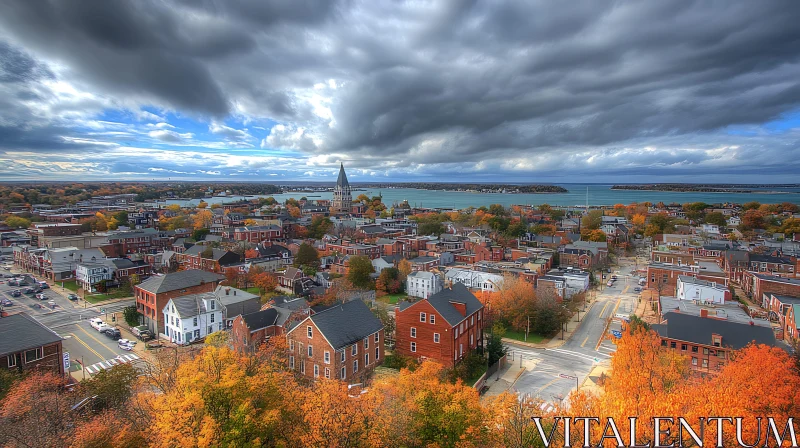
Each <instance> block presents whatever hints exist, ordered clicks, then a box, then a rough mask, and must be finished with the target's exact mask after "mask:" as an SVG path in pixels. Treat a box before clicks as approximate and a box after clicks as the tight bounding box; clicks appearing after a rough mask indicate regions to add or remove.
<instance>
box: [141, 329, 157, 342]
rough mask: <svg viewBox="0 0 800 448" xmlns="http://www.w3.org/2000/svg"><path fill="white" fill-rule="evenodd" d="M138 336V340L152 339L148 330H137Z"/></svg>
mask: <svg viewBox="0 0 800 448" xmlns="http://www.w3.org/2000/svg"><path fill="white" fill-rule="evenodd" d="M138 338H139V340H141V341H145V342H146V341H149V340H150V339H153V333H150V330H144V331H141V332H139V336H138Z"/></svg>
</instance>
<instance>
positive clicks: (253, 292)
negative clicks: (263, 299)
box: [243, 286, 261, 296]
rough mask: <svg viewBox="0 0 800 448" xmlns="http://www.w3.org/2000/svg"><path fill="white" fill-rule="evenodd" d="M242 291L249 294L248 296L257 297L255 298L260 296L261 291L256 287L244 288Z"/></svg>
mask: <svg viewBox="0 0 800 448" xmlns="http://www.w3.org/2000/svg"><path fill="white" fill-rule="evenodd" d="M243 291H244V292H249V293H250V294H255V295H257V296H260V295H261V290H260V289H258V288H257V287H255V286H251V287H249V288H245V289H243Z"/></svg>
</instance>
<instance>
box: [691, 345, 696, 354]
mask: <svg viewBox="0 0 800 448" xmlns="http://www.w3.org/2000/svg"><path fill="white" fill-rule="evenodd" d="M692 353H697V346H696V345H693V346H692Z"/></svg>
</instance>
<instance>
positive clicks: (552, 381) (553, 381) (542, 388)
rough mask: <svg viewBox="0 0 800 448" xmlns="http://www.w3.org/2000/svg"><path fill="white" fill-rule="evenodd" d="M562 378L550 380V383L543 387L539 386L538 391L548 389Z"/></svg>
mask: <svg viewBox="0 0 800 448" xmlns="http://www.w3.org/2000/svg"><path fill="white" fill-rule="evenodd" d="M560 379H562V378H556V379H554V380H550V382H549V383H547V384H545V385H544V386H542V387H541V388H539V392H538V393H542V391H543V390H545V389H547V388H548V387H550V385H551V384H553V383H555V382H556V381H558V380H560Z"/></svg>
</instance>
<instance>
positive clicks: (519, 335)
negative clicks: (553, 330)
mask: <svg viewBox="0 0 800 448" xmlns="http://www.w3.org/2000/svg"><path fill="white" fill-rule="evenodd" d="M503 337H504V338H509V339H514V340H515V341H522V342H530V343H532V344H538V343H540V342H542V341H543V340H544V338H545V337H544V336H542V335H540V334H538V333H528V340H527V341H525V332H524V331H514V330H506V334H504V335H503Z"/></svg>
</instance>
